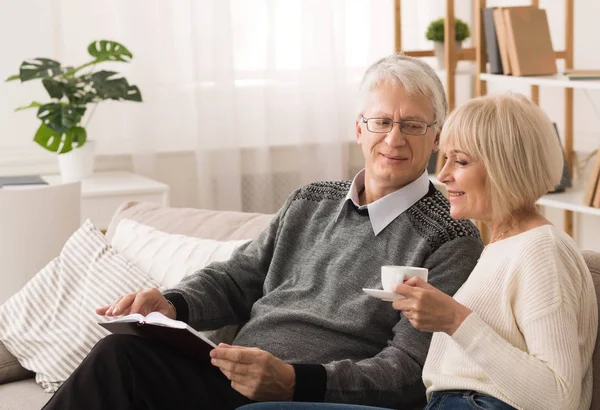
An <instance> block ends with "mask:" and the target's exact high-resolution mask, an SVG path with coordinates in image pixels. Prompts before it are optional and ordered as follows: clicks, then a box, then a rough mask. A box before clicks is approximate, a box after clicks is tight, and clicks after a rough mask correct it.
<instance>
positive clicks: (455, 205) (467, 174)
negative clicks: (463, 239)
mask: <svg viewBox="0 0 600 410" xmlns="http://www.w3.org/2000/svg"><path fill="white" fill-rule="evenodd" d="M446 148H448V149H447V150H445V151H444V155H445V157H446V163H445V164H444V167H443V168H442V170H441V171H440V173H439V174H438V179H439V180H440V182H442V183H444V184H445V185H446V190H447V191H448V200H449V201H450V215H451V216H452V218H454V219H478V220H483V221H489V220H491V217H492V204H491V201H490V198H489V195H488V193H487V189H486V181H487V171H486V169H485V166H484V165H483V162H481V161H480V160H475V159H473V158H472V157H471V156H469V155H468V154H466V153H465V152H462V151H460V150H458V149H456V148H455V147H452V146H450V147H446Z"/></svg>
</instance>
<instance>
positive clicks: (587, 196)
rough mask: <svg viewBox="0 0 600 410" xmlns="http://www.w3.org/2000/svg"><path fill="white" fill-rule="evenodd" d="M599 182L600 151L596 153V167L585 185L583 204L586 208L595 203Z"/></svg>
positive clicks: (593, 167) (594, 166)
mask: <svg viewBox="0 0 600 410" xmlns="http://www.w3.org/2000/svg"><path fill="white" fill-rule="evenodd" d="M598 182H600V149H599V150H598V151H596V156H595V157H594V165H593V166H592V171H591V172H590V176H589V177H588V179H587V182H586V184H585V192H584V194H583V204H584V205H586V206H592V205H593V203H594V199H595V195H596V191H597V188H598Z"/></svg>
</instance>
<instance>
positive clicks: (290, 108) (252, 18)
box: [190, 0, 392, 212]
mask: <svg viewBox="0 0 600 410" xmlns="http://www.w3.org/2000/svg"><path fill="white" fill-rule="evenodd" d="M382 3H383V2H379V6H380V7H379V8H378V7H377V6H376V5H375V2H365V1H343V0H342V1H340V0H337V1H336V0H265V1H244V0H230V1H223V0H204V1H198V2H193V3H192V12H191V13H190V16H191V19H192V24H191V26H192V27H193V32H192V43H193V50H194V75H195V79H194V82H195V84H197V86H196V87H195V88H194V98H195V106H196V109H197V111H196V114H197V116H196V118H197V130H198V132H197V146H196V160H197V176H198V179H199V181H200V183H199V187H200V190H199V201H200V205H201V206H203V207H208V208H216V209H236V210H246V211H261V212H273V211H275V210H276V209H277V208H278V207H279V206H280V205H281V204H282V201H283V200H284V198H285V196H286V195H287V194H288V193H289V192H290V191H291V190H292V189H294V188H295V187H298V186H300V185H303V184H306V183H309V182H311V181H315V180H330V179H334V180H338V179H344V178H348V177H349V176H350V174H351V170H350V169H349V166H348V164H349V155H348V149H349V145H350V143H351V142H352V141H353V135H354V115H355V104H354V103H355V101H354V95H355V93H356V87H357V84H358V80H359V78H360V74H361V73H362V71H363V70H364V67H365V66H366V65H367V64H368V63H369V62H370V61H371V60H372V59H373V58H374V54H376V53H380V54H381V53H383V54H386V51H387V50H390V49H391V48H389V46H390V45H391V43H392V40H391V38H390V39H389V40H388V41H387V42H385V41H383V43H384V44H386V48H387V50H382V48H383V47H381V40H382V39H381V38H378V36H377V33H374V32H373V31H372V30H373V28H374V27H376V25H374V24H373V23H374V21H376V20H382V19H383V21H385V20H389V21H390V23H389V24H388V25H389V27H390V30H391V15H390V14H389V11H390V10H391V2H385V3H387V4H382ZM382 6H383V7H382ZM386 12H387V13H386ZM382 31H383V32H385V30H382ZM382 34H383V33H382ZM383 35H385V34H383ZM388 38H389V37H388ZM377 43H379V45H380V47H379V48H380V49H379V50H378V47H377ZM388 52H389V51H388Z"/></svg>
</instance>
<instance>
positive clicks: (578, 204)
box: [537, 181, 600, 216]
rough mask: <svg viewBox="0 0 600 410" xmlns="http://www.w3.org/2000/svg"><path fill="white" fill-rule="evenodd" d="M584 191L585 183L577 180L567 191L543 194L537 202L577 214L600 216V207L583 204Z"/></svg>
mask: <svg viewBox="0 0 600 410" xmlns="http://www.w3.org/2000/svg"><path fill="white" fill-rule="evenodd" d="M584 191H585V184H583V183H582V181H578V182H576V183H575V184H574V185H573V188H571V189H569V190H568V191H567V192H561V193H557V194H548V195H544V196H543V197H542V198H540V199H539V200H538V201H537V204H538V205H542V206H547V207H549V208H556V209H562V210H564V211H570V212H577V213H579V214H586V215H595V216H600V208H594V207H591V206H585V205H583V193H584Z"/></svg>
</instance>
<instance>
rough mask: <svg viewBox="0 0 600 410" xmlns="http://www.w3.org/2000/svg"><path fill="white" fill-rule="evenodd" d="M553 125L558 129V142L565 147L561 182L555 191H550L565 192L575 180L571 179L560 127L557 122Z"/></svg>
mask: <svg viewBox="0 0 600 410" xmlns="http://www.w3.org/2000/svg"><path fill="white" fill-rule="evenodd" d="M553 125H554V130H555V131H556V138H558V142H559V144H560V146H561V148H562V149H563V171H562V176H561V178H560V182H559V183H558V185H557V186H556V187H554V190H553V191H550V192H549V193H551V194H552V193H557V192H564V190H565V189H567V188H571V186H573V182H572V181H571V174H570V173H569V165H568V164H567V157H566V156H565V151H564V148H563V146H562V142H561V140H560V134H559V133H558V127H557V126H556V123H553Z"/></svg>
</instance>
